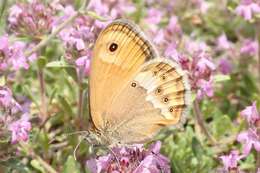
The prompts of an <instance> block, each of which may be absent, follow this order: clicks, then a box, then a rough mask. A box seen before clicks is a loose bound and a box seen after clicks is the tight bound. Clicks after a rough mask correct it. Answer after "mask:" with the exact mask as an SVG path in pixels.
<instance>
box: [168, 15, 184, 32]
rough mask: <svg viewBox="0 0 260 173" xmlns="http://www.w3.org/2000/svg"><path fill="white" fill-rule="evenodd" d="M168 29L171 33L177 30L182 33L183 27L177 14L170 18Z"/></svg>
mask: <svg viewBox="0 0 260 173" xmlns="http://www.w3.org/2000/svg"><path fill="white" fill-rule="evenodd" d="M166 29H167V31H168V32H169V33H171V34H175V33H176V32H177V33H179V34H181V32H182V30H181V27H180V26H179V24H178V17H177V16H172V17H171V18H170V21H169V23H168V26H167V28H166Z"/></svg>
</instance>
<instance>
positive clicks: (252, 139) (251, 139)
mask: <svg viewBox="0 0 260 173" xmlns="http://www.w3.org/2000/svg"><path fill="white" fill-rule="evenodd" d="M237 141H239V142H242V141H245V142H246V143H245V145H244V150H243V153H244V154H245V155H247V154H248V153H249V152H250V151H251V149H252V146H254V148H255V149H256V150H257V151H258V152H259V151H260V137H259V136H258V134H257V131H256V130H253V129H251V128H249V129H248V131H247V132H243V133H240V134H239V135H238V136H237Z"/></svg>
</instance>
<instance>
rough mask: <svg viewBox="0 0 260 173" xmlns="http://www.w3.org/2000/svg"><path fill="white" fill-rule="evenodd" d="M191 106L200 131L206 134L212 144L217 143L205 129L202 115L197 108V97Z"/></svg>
mask: <svg viewBox="0 0 260 173" xmlns="http://www.w3.org/2000/svg"><path fill="white" fill-rule="evenodd" d="M193 106H194V112H195V116H196V119H197V121H198V124H199V126H200V128H201V130H202V132H203V133H204V134H205V135H206V137H207V138H208V140H209V141H210V142H211V144H212V145H216V144H217V141H216V139H215V138H214V137H213V136H211V134H210V133H209V132H208V130H207V129H206V127H205V125H204V122H203V119H202V115H201V113H200V110H199V104H198V100H197V99H196V100H194V102H193Z"/></svg>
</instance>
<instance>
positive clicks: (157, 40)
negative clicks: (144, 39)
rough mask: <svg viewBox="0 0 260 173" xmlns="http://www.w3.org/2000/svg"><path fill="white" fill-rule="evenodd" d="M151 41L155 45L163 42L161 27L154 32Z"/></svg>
mask: <svg viewBox="0 0 260 173" xmlns="http://www.w3.org/2000/svg"><path fill="white" fill-rule="evenodd" d="M153 42H154V43H155V44H157V45H160V44H163V43H164V42H165V38H164V32H163V29H160V30H159V31H158V33H157V34H156V36H155V37H154V39H153Z"/></svg>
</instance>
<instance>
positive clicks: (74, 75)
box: [65, 67, 78, 82]
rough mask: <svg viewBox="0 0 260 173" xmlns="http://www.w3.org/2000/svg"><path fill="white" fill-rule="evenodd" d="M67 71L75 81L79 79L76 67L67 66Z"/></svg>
mask: <svg viewBox="0 0 260 173" xmlns="http://www.w3.org/2000/svg"><path fill="white" fill-rule="evenodd" d="M65 71H66V72H67V74H68V75H69V76H71V77H72V78H73V80H74V81H75V82H77V81H78V74H77V71H76V69H75V68H74V67H68V68H65Z"/></svg>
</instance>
